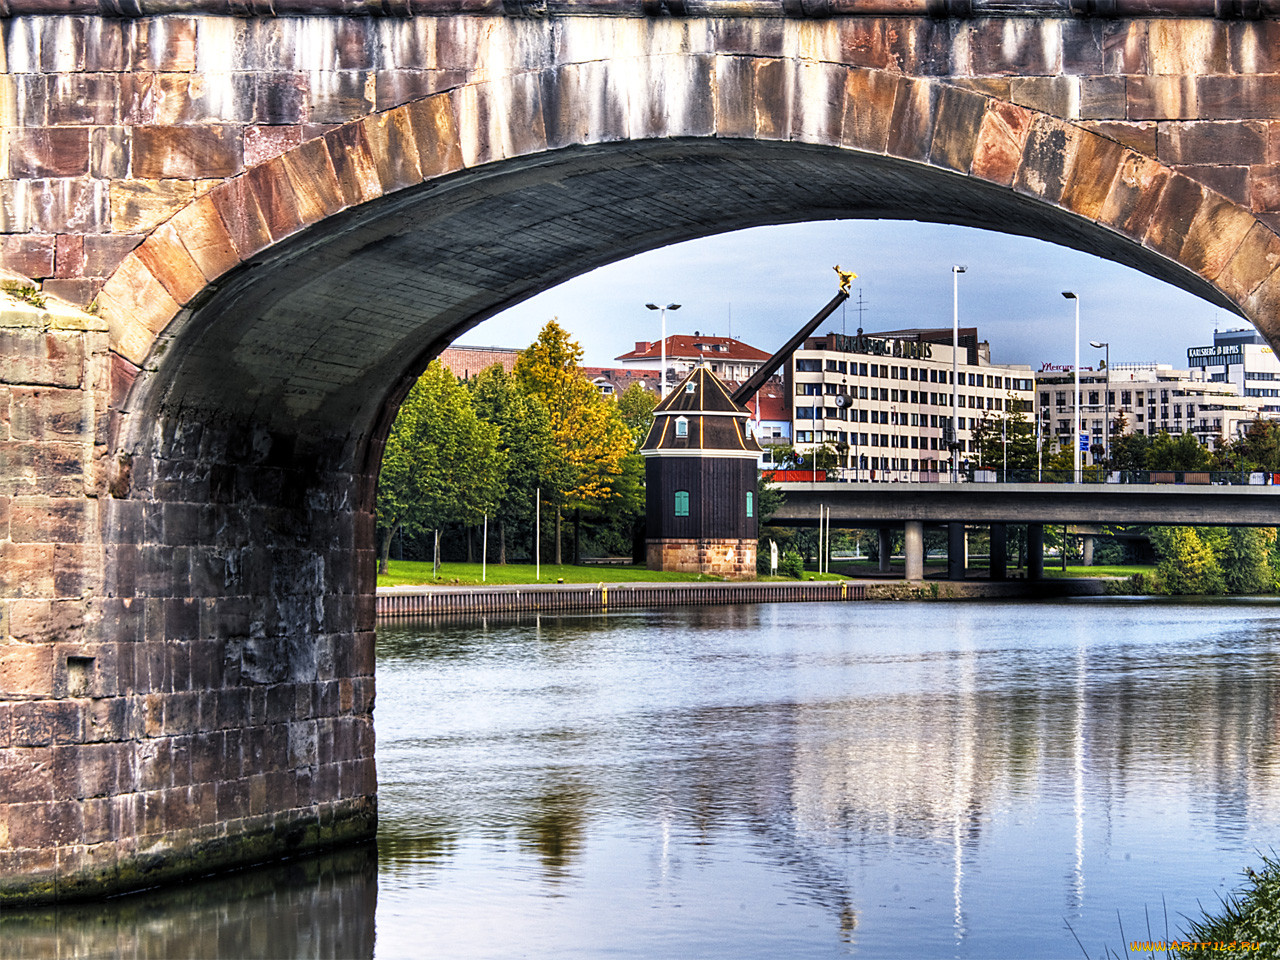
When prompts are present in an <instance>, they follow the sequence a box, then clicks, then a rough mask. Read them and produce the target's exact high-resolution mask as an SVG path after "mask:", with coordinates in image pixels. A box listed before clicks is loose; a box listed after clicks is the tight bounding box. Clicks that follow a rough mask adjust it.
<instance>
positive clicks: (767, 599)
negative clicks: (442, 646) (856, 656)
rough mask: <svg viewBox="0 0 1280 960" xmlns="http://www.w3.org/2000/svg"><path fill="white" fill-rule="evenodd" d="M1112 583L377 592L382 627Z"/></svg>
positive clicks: (1025, 592)
mask: <svg viewBox="0 0 1280 960" xmlns="http://www.w3.org/2000/svg"><path fill="white" fill-rule="evenodd" d="M1108 582H1109V581H1108V579H1106V578H1096V579H1065V578H1064V579H1059V580H1043V581H1039V582H1035V583H1031V582H1027V581H1005V582H991V581H982V580H977V581H969V582H957V581H926V582H919V581H916V582H906V581H901V580H895V581H887V582H886V581H884V580H821V581H811V582H801V583H776V582H769V583H741V582H735V583H616V584H607V583H602V584H524V585H520V586H494V587H486V586H434V585H431V586H413V587H379V588H378V595H377V616H378V620H379V621H394V620H410V619H415V618H420V617H435V616H487V615H490V614H500V613H572V612H593V613H607V612H609V611H611V610H639V609H648V608H658V607H672V606H702V605H720V604H752V603H831V602H839V601H859V600H994V599H1002V600H1004V599H1007V600H1027V599H1043V598H1048V597H1068V596H1102V595H1103V594H1105V593H1106V589H1107V584H1108Z"/></svg>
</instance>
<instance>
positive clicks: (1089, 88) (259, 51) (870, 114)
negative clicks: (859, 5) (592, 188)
mask: <svg viewBox="0 0 1280 960" xmlns="http://www.w3.org/2000/svg"><path fill="white" fill-rule="evenodd" d="M0 33H2V35H3V44H4V54H5V72H4V74H3V76H2V77H0V143H2V146H0V177H2V179H0V265H3V266H5V267H8V268H9V269H12V270H15V271H17V272H19V273H21V274H24V275H26V276H29V277H32V278H36V279H39V280H40V281H41V282H42V283H43V284H44V285H45V288H46V289H47V290H49V291H51V292H55V293H57V294H58V295H59V296H63V297H65V298H66V299H67V300H69V301H70V302H72V303H78V304H83V303H87V302H88V301H89V300H90V299H91V298H92V297H93V296H94V294H95V293H96V291H97V289H98V288H99V287H100V286H101V284H102V282H103V280H104V279H105V278H106V277H108V276H109V275H110V274H111V273H112V271H113V270H114V268H115V267H116V265H117V264H118V263H119V262H120V260H121V259H122V258H123V257H124V255H125V254H126V253H127V252H128V251H129V250H131V249H132V248H133V247H135V246H136V245H137V243H138V242H139V241H140V240H141V239H142V238H143V237H144V236H145V235H147V234H148V233H149V232H150V231H151V230H152V229H154V228H155V227H156V226H157V225H158V224H160V223H162V222H163V221H165V220H166V219H167V218H168V217H170V216H171V215H173V214H174V213H176V212H177V211H178V210H181V209H182V208H183V207H185V206H187V205H188V204H190V203H191V202H192V200H193V199H195V198H197V197H199V196H200V195H201V194H203V193H204V192H206V191H207V190H208V189H209V187H210V186H211V185H213V184H214V183H217V182H219V181H221V180H224V179H226V178H228V177H234V176H236V175H239V174H241V173H243V172H245V171H247V170H250V169H252V168H254V167H255V166H258V165H260V164H262V163H263V162H265V161H268V160H270V159H272V158H274V157H277V156H279V155H280V154H282V153H283V152H284V151H285V150H286V149H288V148H290V147H294V146H297V145H298V144H300V143H301V142H303V141H306V140H308V139H311V138H313V137H316V136H318V135H320V134H323V133H325V132H326V131H329V130H332V129H334V128H335V127H336V126H338V125H340V124H343V123H346V122H348V121H351V120H353V119H356V118H359V117H361V116H365V115H368V114H371V113H374V112H377V111H382V110H386V109H388V108H390V107H394V106H397V105H400V104H404V103H407V102H410V101H412V100H414V99H418V98H421V97H424V96H427V95H430V94H433V93H437V92H440V91H444V90H450V89H455V88H457V87H459V86H460V85H461V84H464V83H468V82H476V81H479V82H489V81H492V80H494V79H496V78H498V77H501V76H507V75H521V74H531V75H535V74H536V73H537V72H538V71H540V70H543V69H546V68H547V67H548V66H549V65H551V64H561V65H565V66H562V67H561V69H568V70H570V71H572V72H573V73H575V74H576V77H575V82H577V83H585V84H590V83H592V82H593V80H594V79H595V78H594V76H593V75H594V74H596V73H597V72H598V70H599V67H597V66H593V64H594V63H597V62H598V59H599V58H600V57H608V58H614V59H628V58H631V59H636V61H637V66H638V67H639V66H640V65H641V61H642V60H643V59H644V58H648V57H653V56H660V55H666V54H670V53H672V52H674V51H683V52H684V53H686V54H687V56H688V57H689V58H690V66H691V67H692V68H693V70H694V71H695V73H696V72H699V71H703V70H713V71H714V72H716V73H717V74H718V75H720V76H721V77H729V78H738V77H744V78H745V77H749V78H750V82H753V83H756V84H759V85H761V89H762V90H763V91H765V92H766V93H769V92H772V93H773V94H774V95H780V96H788V95H789V94H790V91H789V90H788V89H787V86H789V85H790V83H791V82H792V80H791V78H789V77H788V76H787V71H785V70H783V69H782V68H781V63H782V60H783V59H784V58H799V59H800V60H801V61H803V62H804V63H806V64H808V65H809V69H810V70H811V71H812V73H813V79H814V80H816V81H820V82H825V81H826V80H827V79H828V78H827V77H825V76H824V73H825V67H824V65H827V64H839V65H842V66H852V67H862V68H867V69H874V70H884V71H887V72H888V73H889V74H893V75H901V76H904V77H912V76H914V77H921V78H943V79H946V80H948V81H950V82H952V83H954V84H955V85H956V86H957V87H960V88H963V89H968V90H973V91H976V92H979V93H981V94H983V95H984V96H989V97H994V98H996V99H998V100H1001V101H1004V102H1007V103H1008V104H1009V109H1008V110H1007V111H1006V112H1005V113H1004V115H1003V122H1004V123H1005V125H1006V127H1007V130H1006V133H1007V150H1009V151H1012V152H1013V154H1016V153H1020V152H1021V146H1022V144H1023V143H1025V138H1026V136H1027V134H1028V128H1029V126H1030V124H1031V122H1032V120H1033V116H1032V114H1031V113H1030V112H1029V111H1040V112H1043V113H1046V114H1048V115H1051V116H1054V117H1058V118H1061V119H1065V120H1070V121H1078V122H1079V123H1080V125H1081V126H1082V127H1083V128H1085V129H1088V130H1094V131H1097V132H1100V133H1102V134H1103V135H1104V136H1105V137H1107V138H1108V139H1109V140H1111V141H1113V142H1114V143H1115V144H1116V145H1117V148H1121V147H1123V148H1128V149H1132V150H1134V151H1135V152H1137V153H1138V154H1139V155H1141V156H1145V157H1149V158H1151V159H1153V160H1157V161H1159V162H1160V163H1162V164H1164V165H1167V166H1168V167H1170V168H1171V169H1175V170H1178V171H1181V172H1184V173H1186V174H1187V175H1188V176H1190V177H1192V178H1193V179H1195V180H1196V181H1197V182H1198V183H1201V184H1204V185H1205V186H1208V187H1210V188H1212V189H1213V190H1215V191H1218V192H1220V193H1221V194H1222V195H1223V196H1224V197H1226V198H1228V199H1230V200H1231V201H1233V202H1236V203H1239V204H1240V205H1242V206H1243V207H1244V208H1246V209H1248V210H1251V211H1253V212H1255V213H1257V214H1258V215H1259V216H1260V217H1261V219H1263V220H1264V222H1267V223H1269V224H1271V225H1272V226H1275V225H1276V223H1277V222H1278V220H1277V215H1278V213H1280V132H1278V121H1280V84H1278V83H1277V74H1280V24H1277V23H1276V22H1271V21H1263V22H1223V21H1214V20H1194V19H1180V20H1119V21H1106V20H1082V19H1046V20H1036V19H1023V20H994V19H987V20H967V21H966V20H931V19H925V18H919V17H904V18H900V19H897V20H893V19H882V18H833V19H829V20H822V21H787V20H757V21H751V20H719V21H716V20H696V19H695V20H684V21H671V20H661V21H650V20H638V19H598V20H594V21H592V20H587V19H581V18H580V19H577V20H574V21H572V26H571V27H570V28H566V26H565V22H564V21H559V22H557V21H535V20H513V19H504V18H501V17H461V16H460V17H453V18H433V17H418V18H407V19H403V18H370V17H361V18H344V17H289V18H280V19H274V18H249V19H243V18H234V17H218V16H181V15H170V16H164V17H156V18H144V19H107V18H102V17H88V16H86V17H14V18H11V19H8V20H4V21H0ZM700 58H701V59H702V62H701V63H700V62H699V59H700ZM568 65H574V66H568ZM689 80H690V77H689V75H688V74H685V75H684V76H681V75H679V74H675V73H668V74H667V76H666V77H665V78H664V80H663V83H664V84H665V85H666V86H667V89H668V93H669V95H670V97H671V102H672V107H673V109H678V110H680V111H685V110H688V109H689V105H688V104H685V103H681V100H682V99H683V98H684V97H685V96H687V95H689V94H691V93H696V90H694V89H693V87H691V85H690V83H689ZM774 85H778V86H777V89H776V90H774V91H770V88H771V87H773V86H774ZM892 93H893V91H892V90H890V89H887V88H885V87H883V86H879V87H876V88H873V89H866V90H862V91H860V96H861V98H862V99H863V101H864V102H863V104H862V106H860V107H857V108H854V109H853V110H852V113H851V115H850V117H849V119H850V120H851V121H852V122H854V123H857V124H860V125H865V126H866V127H867V128H868V129H873V128H875V127H877V126H881V125H891V126H892V127H893V128H894V137H898V138H901V137H910V136H913V135H914V134H915V133H916V132H917V130H918V125H919V123H920V122H921V120H922V118H924V117H927V116H932V115H934V114H936V112H937V111H938V110H940V109H942V110H946V109H960V110H964V109H969V107H968V106H967V104H968V101H956V102H955V103H954V104H951V105H948V104H939V103H937V102H935V101H933V100H932V99H931V98H932V97H933V96H934V94H932V93H931V94H928V95H927V98H924V99H921V98H917V99H914V100H911V99H908V100H905V101H904V102H902V103H901V104H900V105H898V106H897V107H895V106H894V105H893V103H892V99H891V98H892ZM920 93H921V95H922V96H924V94H925V91H923V90H921V91H920ZM886 97H889V98H890V100H889V101H888V104H887V105H888V108H889V109H888V110H887V111H886V110H885V109H884V107H885V105H886V103H885V98H886ZM677 104H679V107H678V108H677V107H676V105H677ZM895 111H896V112H895ZM783 135H784V136H785V135H786V134H785V133H784V134H783ZM890 152H893V151H892V150H891V151H890ZM1011 155H1012V154H1004V155H1002V154H1000V153H999V152H998V151H997V152H993V153H991V154H990V155H988V156H987V157H985V158H984V163H986V164H989V165H994V167H997V168H998V167H1000V166H1001V165H1002V164H1004V163H1007V162H1008V161H1009V159H1010V156H1011ZM942 159H943V161H944V162H946V158H942ZM952 159H956V160H958V159H960V158H958V157H957V158H952ZM965 159H966V162H965V163H964V164H963V166H964V167H966V168H967V167H968V163H967V159H968V158H965ZM1135 173H1136V175H1141V170H1136V171H1135Z"/></svg>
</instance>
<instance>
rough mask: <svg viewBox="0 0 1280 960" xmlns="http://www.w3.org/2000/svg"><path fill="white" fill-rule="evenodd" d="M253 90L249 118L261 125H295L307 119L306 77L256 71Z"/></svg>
mask: <svg viewBox="0 0 1280 960" xmlns="http://www.w3.org/2000/svg"><path fill="white" fill-rule="evenodd" d="M254 79H255V84H254V91H253V98H252V100H251V102H252V103H253V119H254V121H255V122H257V123H265V124H295V123H301V122H303V121H304V120H306V119H307V117H306V111H307V82H306V77H305V76H303V75H301V74H296V73H285V74H265V75H264V74H258V75H256V76H255V78H254Z"/></svg>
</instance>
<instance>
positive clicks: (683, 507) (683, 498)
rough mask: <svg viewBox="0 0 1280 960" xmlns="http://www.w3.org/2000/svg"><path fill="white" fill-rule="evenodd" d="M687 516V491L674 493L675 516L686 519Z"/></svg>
mask: <svg viewBox="0 0 1280 960" xmlns="http://www.w3.org/2000/svg"><path fill="white" fill-rule="evenodd" d="M688 515H689V491H688V490H677V491H676V516H677V517H687V516H688Z"/></svg>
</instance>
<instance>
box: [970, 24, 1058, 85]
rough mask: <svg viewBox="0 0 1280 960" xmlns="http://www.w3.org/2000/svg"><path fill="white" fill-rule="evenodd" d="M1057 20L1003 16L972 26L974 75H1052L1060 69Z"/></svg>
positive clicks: (971, 42) (971, 68)
mask: <svg viewBox="0 0 1280 960" xmlns="http://www.w3.org/2000/svg"><path fill="white" fill-rule="evenodd" d="M1059 24H1060V21H1057V20H1035V19H1026V20H1003V21H998V28H996V27H995V26H994V25H993V26H992V27H988V28H987V29H981V30H975V31H973V32H972V34H971V36H970V40H969V50H970V53H969V56H970V61H969V63H970V72H971V73H973V74H974V75H975V76H991V75H1008V76H1055V75H1057V74H1059V73H1061V71H1062V33H1061V29H1060V26H1059Z"/></svg>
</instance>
